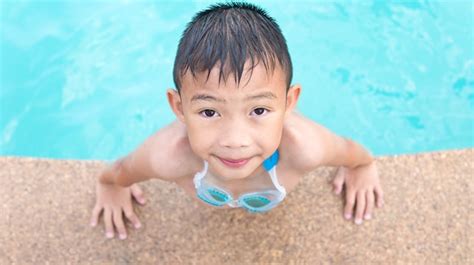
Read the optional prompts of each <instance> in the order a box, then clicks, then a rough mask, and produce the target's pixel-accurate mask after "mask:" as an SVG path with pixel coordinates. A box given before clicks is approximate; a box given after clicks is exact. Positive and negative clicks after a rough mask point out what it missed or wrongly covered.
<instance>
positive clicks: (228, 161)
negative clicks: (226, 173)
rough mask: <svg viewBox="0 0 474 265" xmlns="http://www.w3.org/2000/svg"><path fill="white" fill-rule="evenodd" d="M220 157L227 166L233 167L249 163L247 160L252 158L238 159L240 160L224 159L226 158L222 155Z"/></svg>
mask: <svg viewBox="0 0 474 265" xmlns="http://www.w3.org/2000/svg"><path fill="white" fill-rule="evenodd" d="M218 158H219V160H221V162H222V163H224V164H225V165H226V166H229V167H233V168H238V167H241V166H243V165H245V164H247V162H248V161H249V160H250V158H244V159H238V160H232V159H224V158H221V157H218Z"/></svg>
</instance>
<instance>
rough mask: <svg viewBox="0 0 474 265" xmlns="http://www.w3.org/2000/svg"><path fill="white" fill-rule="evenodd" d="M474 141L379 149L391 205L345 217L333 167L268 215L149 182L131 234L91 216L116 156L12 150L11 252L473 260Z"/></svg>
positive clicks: (205, 260)
mask: <svg viewBox="0 0 474 265" xmlns="http://www.w3.org/2000/svg"><path fill="white" fill-rule="evenodd" d="M473 150H474V149H465V150H454V151H446V152H436V153H423V154H417V155H401V156H390V157H388V156H387V157H377V165H378V167H379V172H380V177H381V181H382V184H383V187H384V191H385V205H384V207H383V208H382V209H377V208H376V209H375V210H374V218H373V219H372V220H369V221H365V222H364V223H363V224H362V225H356V224H354V223H353V222H350V221H346V220H344V219H343V218H342V209H343V200H342V197H341V196H340V195H339V196H337V195H334V194H332V193H331V184H330V180H331V178H332V176H333V174H334V172H335V170H336V168H331V167H327V168H320V169H318V170H315V171H314V172H312V173H311V174H308V175H307V176H305V177H304V179H303V180H302V182H300V183H299V185H298V187H297V188H296V189H295V190H294V191H293V192H291V193H289V194H288V197H287V199H286V200H285V201H284V202H283V203H282V205H280V206H279V207H277V208H275V209H274V210H272V211H270V212H268V213H266V214H263V215H254V214H249V213H246V212H245V211H243V210H242V209H231V210H218V209H214V208H212V207H207V206H205V205H200V204H198V203H197V202H195V201H194V200H193V199H192V198H190V197H189V196H188V195H186V194H185V193H184V191H182V190H181V189H180V188H179V187H178V186H176V185H175V184H173V183H168V182H164V181H161V180H151V181H148V182H142V183H140V184H139V185H140V186H141V187H142V188H143V189H144V191H145V195H146V198H147V200H148V202H147V204H146V205H145V206H144V207H141V206H138V205H135V208H136V211H137V214H138V216H139V218H140V220H141V222H142V224H143V225H144V226H143V227H142V228H141V229H139V230H134V229H130V228H128V238H127V239H126V240H124V241H121V240H119V239H118V238H117V236H116V237H115V238H114V239H106V238H105V237H104V233H103V229H104V225H103V222H102V218H101V219H100V225H99V226H98V227H95V228H91V227H90V226H89V220H90V217H91V210H92V208H93V205H94V202H95V188H94V181H95V178H96V175H97V174H98V173H99V172H100V170H101V168H102V167H103V166H104V165H105V163H104V162H102V161H77V160H76V161H73V160H52V159H35V158H17V157H0V188H1V190H0V198H1V204H2V210H1V212H2V214H1V215H2V222H1V226H0V264H10V263H16V264H40V263H41V264H43V263H46V262H49V263H52V264H64V263H65V262H67V263H75V264H77V263H80V264H82V263H87V264H90V263H114V264H115V263H120V264H125V263H132V264H137V263H153V264H222V263H229V264H248V263H251V262H256V263H269V262H278V263H282V264H292V263H298V264H300V263H304V264H320V263H324V264H328V263H332V264H395V263H399V264H408V263H410V264H414V263H415V264H469V263H470V264H473V260H474V254H473V253H474V251H473V242H472V239H473V238H474V234H473V222H472V220H474V216H473V215H474V211H473V208H474V207H473V206H474V201H473V195H472V194H474V190H473V182H474V175H473V174H474V173H473V153H474V152H473Z"/></svg>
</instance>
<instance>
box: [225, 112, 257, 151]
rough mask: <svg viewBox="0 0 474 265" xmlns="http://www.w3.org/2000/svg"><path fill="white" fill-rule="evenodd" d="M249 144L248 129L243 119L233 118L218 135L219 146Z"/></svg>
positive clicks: (228, 146)
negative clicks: (219, 135)
mask: <svg viewBox="0 0 474 265" xmlns="http://www.w3.org/2000/svg"><path fill="white" fill-rule="evenodd" d="M250 144H251V136H250V130H249V128H248V125H246V124H245V122H244V121H239V120H237V119H234V120H233V121H231V122H229V123H228V124H227V125H226V126H224V127H223V130H222V133H221V137H220V145H221V146H223V147H227V148H232V149H235V148H242V147H248V146H250Z"/></svg>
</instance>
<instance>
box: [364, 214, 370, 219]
mask: <svg viewBox="0 0 474 265" xmlns="http://www.w3.org/2000/svg"><path fill="white" fill-rule="evenodd" d="M364 218H365V219H366V220H369V219H371V218H372V215H370V214H366V215H365V216H364Z"/></svg>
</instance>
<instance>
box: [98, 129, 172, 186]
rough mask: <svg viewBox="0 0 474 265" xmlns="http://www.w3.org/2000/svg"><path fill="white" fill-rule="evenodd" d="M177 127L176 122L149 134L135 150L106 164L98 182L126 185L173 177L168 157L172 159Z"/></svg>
mask: <svg viewBox="0 0 474 265" xmlns="http://www.w3.org/2000/svg"><path fill="white" fill-rule="evenodd" d="M179 129H180V128H179V124H178V122H177V121H175V122H174V123H172V124H170V125H168V126H167V127H164V128H163V129H161V130H159V131H158V132H156V133H155V134H153V135H151V136H150V137H149V138H148V139H146V140H145V141H144V142H143V143H142V144H141V145H140V146H139V147H138V148H137V149H136V150H134V151H133V152H131V153H130V154H128V155H127V156H125V157H122V158H120V159H118V160H117V161H115V162H114V163H113V164H111V165H109V166H108V167H107V168H106V169H105V171H104V172H103V174H102V175H101V176H100V177H99V181H100V182H101V183H104V184H117V185H120V186H122V187H128V186H131V185H132V184H134V183H137V182H142V181H145V180H149V179H152V178H158V179H162V180H172V179H174V178H176V177H177V176H176V170H172V168H173V165H174V163H172V161H170V160H173V155H172V152H173V150H172V147H173V146H174V145H173V144H174V143H175V142H176V141H175V140H176V139H177V137H176V136H177V133H176V132H177V130H179ZM178 173H179V172H178Z"/></svg>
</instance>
